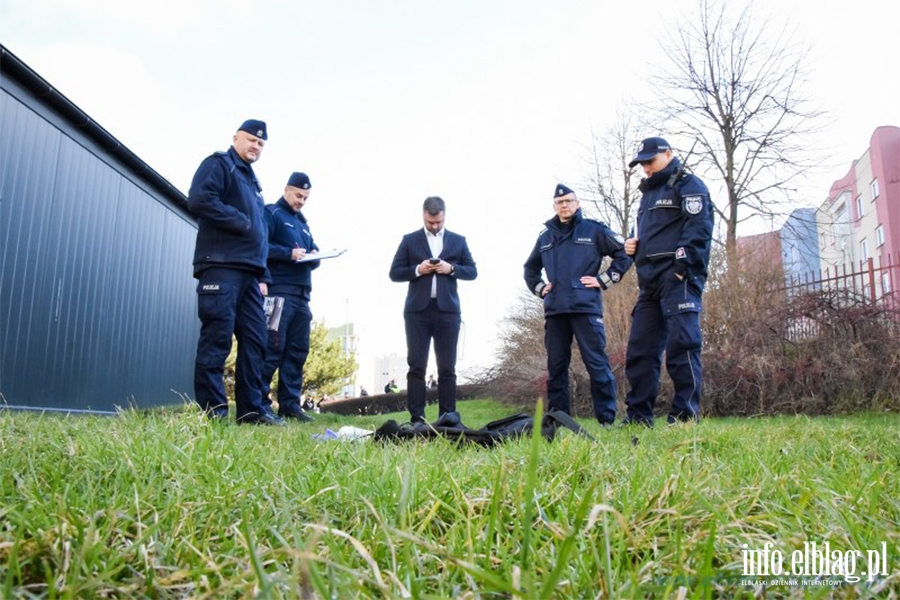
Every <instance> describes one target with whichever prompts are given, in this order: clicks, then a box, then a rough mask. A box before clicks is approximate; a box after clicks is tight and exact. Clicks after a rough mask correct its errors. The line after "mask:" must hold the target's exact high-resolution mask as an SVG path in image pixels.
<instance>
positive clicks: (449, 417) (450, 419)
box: [434, 410, 462, 427]
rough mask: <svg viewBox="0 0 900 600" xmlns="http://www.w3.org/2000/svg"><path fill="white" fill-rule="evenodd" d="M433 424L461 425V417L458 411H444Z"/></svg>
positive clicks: (445, 425) (444, 425)
mask: <svg viewBox="0 0 900 600" xmlns="http://www.w3.org/2000/svg"><path fill="white" fill-rule="evenodd" d="M434 425H440V426H443V427H460V426H461V425H462V417H460V416H459V413H458V412H456V411H455V410H454V411H450V412H445V413H444V414H442V415H441V416H440V417H438V420H437V421H435V422H434Z"/></svg>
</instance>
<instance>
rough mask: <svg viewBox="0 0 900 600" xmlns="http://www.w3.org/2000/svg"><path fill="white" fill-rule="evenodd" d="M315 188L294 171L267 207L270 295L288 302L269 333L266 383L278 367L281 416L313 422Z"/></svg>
mask: <svg viewBox="0 0 900 600" xmlns="http://www.w3.org/2000/svg"><path fill="white" fill-rule="evenodd" d="M311 188H312V185H311V184H310V181H309V177H308V176H307V175H306V173H293V174H291V176H290V177H289V178H288V182H287V185H286V186H285V188H284V195H283V196H282V197H281V198H279V200H278V202H276V203H275V204H269V205H268V206H266V212H265V218H266V224H267V226H268V232H269V238H268V239H269V260H268V265H269V273H270V275H271V281H270V284H269V295H270V296H278V297H281V298H284V306H283V307H282V311H281V319H280V321H279V324H278V328H277V330H275V331H271V330H270V331H269V345H268V348H267V349H266V364H265V367H264V368H263V381H264V382H265V384H266V386H267V387H268V386H269V385H271V383H272V377H273V375H274V374H275V370H276V369H278V415H279V416H280V417H283V418H286V419H295V420H297V421H312V420H313V419H312V417H311V416H309V415H308V414H306V412H304V410H303V408H301V406H300V394H301V392H302V390H303V366H304V365H305V364H306V357H307V356H308V355H309V330H310V324H311V323H312V313H311V312H310V310H309V299H310V293H311V291H312V277H311V273H312V270H313V269H316V268H318V266H319V261H318V260H304V259H306V258H308V257H309V256H313V255H315V254H316V253H318V251H319V247H318V246H316V243H315V242H314V241H313V237H312V234H311V233H310V231H309V225H308V224H307V221H306V217H305V216H304V215H303V212H301V209H302V208H303V207H304V206H305V205H306V201H307V200H308V199H309V195H310V193H311ZM300 261H303V262H300ZM271 402H272V400H271V398H270V397H269V394H266V395H265V396H264V398H263V403H264V404H266V405H267V406H270V405H271Z"/></svg>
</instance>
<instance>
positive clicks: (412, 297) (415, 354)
mask: <svg viewBox="0 0 900 600" xmlns="http://www.w3.org/2000/svg"><path fill="white" fill-rule="evenodd" d="M445 212H446V207H445V204H444V201H443V200H442V199H441V198H439V197H437V196H431V197H429V198H426V199H425V202H424V204H423V206H422V219H423V221H424V223H425V227H424V228H423V229H419V230H417V231H414V232H412V233H408V234H406V235H405V236H403V239H402V240H401V242H400V246H399V247H398V248H397V252H396V254H395V255H394V260H393V262H392V263H391V269H390V278H391V280H392V281H398V282H404V281H405V282H409V287H408V289H407V293H406V303H405V305H404V308H403V320H404V322H405V327H406V352H407V354H406V362H407V364H408V365H409V371H408V372H407V375H406V387H407V403H408V407H409V414H410V417H411V418H410V421H411V422H412V423H424V422H425V371H426V369H427V367H428V352H429V348H430V346H431V341H432V340H434V356H435V359H436V361H437V370H438V414H439V420H444V421H446V422H448V423H449V422H450V421H455V422H456V423H458V422H459V413H457V412H456V348H457V343H458V342H459V330H460V324H461V322H462V317H461V311H460V304H459V294H458V293H457V290H456V282H457V280H460V279H462V280H473V279H475V278H476V277H477V276H478V270H477V269H476V267H475V261H474V260H473V259H472V254H471V253H470V252H469V246H468V244H466V238H464V237H463V236H461V235H459V234H457V233H453V232H452V231H448V230H446V229H445V228H444V217H445ZM445 415H446V417H445Z"/></svg>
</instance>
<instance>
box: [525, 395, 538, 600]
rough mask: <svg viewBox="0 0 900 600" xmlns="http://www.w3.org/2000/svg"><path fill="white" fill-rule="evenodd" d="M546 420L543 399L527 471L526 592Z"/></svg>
mask: <svg viewBox="0 0 900 600" xmlns="http://www.w3.org/2000/svg"><path fill="white" fill-rule="evenodd" d="M543 418H544V403H543V399H541V398H538V401H537V403H536V405H535V407H534V426H533V427H532V429H531V450H530V452H529V454H528V468H527V469H525V489H524V491H523V494H524V502H525V510H524V511H523V512H522V561H521V563H520V566H521V569H522V574H523V575H524V577H525V583H526V591H530V590H531V587H532V583H533V578H532V576H531V573H530V568H531V534H532V528H533V523H532V521H533V520H534V489H535V487H536V485H537V484H536V482H537V464H538V455H539V453H540V450H541V421H542V420H543Z"/></svg>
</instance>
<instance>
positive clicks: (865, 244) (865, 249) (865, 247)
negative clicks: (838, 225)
mask: <svg viewBox="0 0 900 600" xmlns="http://www.w3.org/2000/svg"><path fill="white" fill-rule="evenodd" d="M859 256H860V259H861V260H869V240H862V241H861V242H860V243H859Z"/></svg>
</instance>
